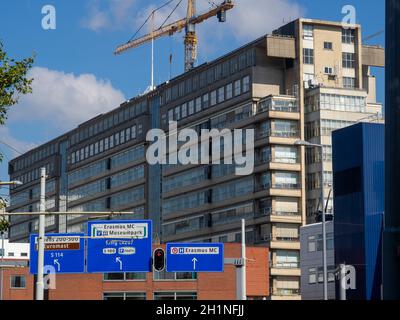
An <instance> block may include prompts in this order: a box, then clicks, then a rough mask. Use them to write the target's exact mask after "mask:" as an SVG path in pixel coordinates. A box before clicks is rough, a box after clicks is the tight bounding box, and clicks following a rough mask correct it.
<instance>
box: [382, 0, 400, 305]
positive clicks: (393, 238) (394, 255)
mask: <svg viewBox="0 0 400 320" xmlns="http://www.w3.org/2000/svg"><path fill="white" fill-rule="evenodd" d="M399 56H400V3H399V1H396V0H386V60H387V70H386V100H385V104H386V109H385V118H386V119H385V123H386V134H385V146H386V148H385V152H386V169H385V170H386V173H385V178H386V198H385V201H386V203H385V227H384V230H385V231H384V240H383V247H384V249H383V271H384V272H383V276H384V280H383V290H384V298H385V299H396V300H397V299H400V275H399V268H400V214H399V210H400V203H399V201H398V193H397V190H399V181H400V167H399V163H400V150H399V143H400V140H399V133H400V117H399V105H400V61H399Z"/></svg>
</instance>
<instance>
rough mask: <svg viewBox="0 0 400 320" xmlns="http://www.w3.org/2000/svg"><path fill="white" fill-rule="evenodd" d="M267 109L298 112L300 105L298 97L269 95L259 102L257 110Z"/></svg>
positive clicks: (263, 110)
mask: <svg viewBox="0 0 400 320" xmlns="http://www.w3.org/2000/svg"><path fill="white" fill-rule="evenodd" d="M265 111H276V112H289V113H298V112H299V106H298V103H297V100H296V98H292V97H274V96H268V97H266V98H264V99H261V100H260V101H259V102H258V103H257V112H265Z"/></svg>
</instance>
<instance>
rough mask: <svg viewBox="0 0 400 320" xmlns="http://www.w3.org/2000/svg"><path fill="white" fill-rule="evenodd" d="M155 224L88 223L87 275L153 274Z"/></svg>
mask: <svg viewBox="0 0 400 320" xmlns="http://www.w3.org/2000/svg"><path fill="white" fill-rule="evenodd" d="M151 257H152V221H150V220H121V221H117V220H114V221H113V220H111V221H110V220H107V221H91V222H88V241H87V272H89V273H112V272H151V271H152V267H151Z"/></svg>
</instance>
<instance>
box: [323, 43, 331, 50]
mask: <svg viewBox="0 0 400 320" xmlns="http://www.w3.org/2000/svg"><path fill="white" fill-rule="evenodd" d="M324 49H325V50H333V44H332V42H324Z"/></svg>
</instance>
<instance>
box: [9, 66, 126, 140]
mask: <svg viewBox="0 0 400 320" xmlns="http://www.w3.org/2000/svg"><path fill="white" fill-rule="evenodd" d="M29 76H30V77H32V78H34V81H33V85H32V89H33V93H32V94H29V95H26V96H23V97H22V98H21V99H20V102H19V104H18V105H16V106H14V107H12V108H10V113H9V121H10V122H11V123H23V122H32V121H35V122H40V123H42V124H44V125H45V126H46V128H47V129H49V131H53V130H50V129H56V131H57V132H58V133H60V131H64V130H69V129H71V128H72V127H74V126H77V125H78V124H80V123H81V122H84V121H87V120H88V119H90V118H92V117H95V116H97V115H99V114H101V113H104V112H107V111H109V110H112V109H114V108H116V107H117V106H119V104H120V103H122V102H123V101H125V97H124V95H123V94H122V92H121V91H119V90H116V89H115V88H113V86H112V84H111V83H110V81H108V80H102V79H97V78H96V77H95V76H94V75H93V74H81V75H74V74H71V73H69V74H67V73H64V72H60V71H54V70H49V69H47V68H41V67H34V68H33V69H32V70H31V71H30V73H29Z"/></svg>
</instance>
